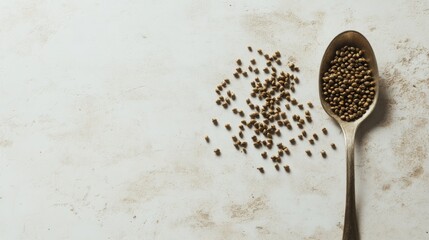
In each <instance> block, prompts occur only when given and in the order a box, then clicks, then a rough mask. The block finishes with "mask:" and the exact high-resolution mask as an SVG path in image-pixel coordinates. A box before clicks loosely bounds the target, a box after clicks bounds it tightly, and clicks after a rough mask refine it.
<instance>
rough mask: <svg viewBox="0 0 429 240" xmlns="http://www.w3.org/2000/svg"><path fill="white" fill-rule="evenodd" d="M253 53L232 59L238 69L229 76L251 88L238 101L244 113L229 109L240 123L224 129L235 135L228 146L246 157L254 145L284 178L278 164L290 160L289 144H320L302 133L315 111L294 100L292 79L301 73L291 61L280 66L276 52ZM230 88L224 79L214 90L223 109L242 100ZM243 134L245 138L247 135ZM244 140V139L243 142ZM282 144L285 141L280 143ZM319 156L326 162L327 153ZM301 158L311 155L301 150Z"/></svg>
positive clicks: (295, 80) (287, 168)
mask: <svg viewBox="0 0 429 240" xmlns="http://www.w3.org/2000/svg"><path fill="white" fill-rule="evenodd" d="M248 50H249V52H251V53H253V49H252V48H251V47H248ZM254 54H256V55H257V56H256V57H255V58H253V59H251V60H250V61H248V62H247V61H243V60H241V59H237V60H236V64H237V66H236V67H235V72H234V73H233V76H234V78H236V79H237V80H236V81H240V80H248V82H249V83H250V86H251V91H250V94H249V97H247V98H246V97H245V98H243V99H242V100H243V101H245V103H246V105H247V106H248V109H247V110H244V109H243V110H242V109H239V108H237V107H233V108H232V109H231V111H232V113H233V114H234V115H236V116H237V117H239V118H240V122H239V124H238V126H237V127H232V126H231V124H230V123H223V124H224V126H225V129H226V130H227V131H228V132H234V131H238V133H235V134H234V133H232V136H231V139H232V144H233V146H234V147H235V148H236V149H237V150H239V151H241V152H243V153H244V154H246V153H247V148H248V147H250V146H253V147H254V148H255V149H257V150H260V151H261V154H260V155H261V157H262V159H264V160H266V159H271V161H272V162H273V166H274V168H275V169H276V170H277V171H280V169H281V166H280V165H283V167H282V168H283V169H284V170H285V172H287V173H289V172H290V171H291V168H290V166H289V165H287V164H282V162H283V160H284V158H287V156H289V155H291V152H292V151H291V148H293V146H294V145H298V144H302V143H306V141H304V139H308V141H309V143H310V144H311V145H314V144H315V140H318V139H319V136H318V135H317V133H308V134H307V132H306V131H305V130H304V128H306V126H308V125H309V124H311V123H312V122H313V118H312V115H311V112H310V109H312V108H313V107H314V106H313V103H311V102H307V103H306V104H305V103H301V101H299V100H298V99H297V98H296V97H295V93H296V91H297V90H298V89H297V86H298V85H299V83H300V80H299V78H298V76H297V75H296V74H297V72H299V71H300V69H299V67H297V66H296V64H295V63H294V62H289V63H288V64H286V65H285V64H283V62H286V61H283V60H282V55H281V54H280V52H279V51H276V52H275V53H274V54H266V53H264V52H263V51H262V50H261V49H259V50H257V51H255V53H254ZM258 55H259V56H258ZM246 62H247V64H246ZM246 65H247V66H246ZM288 69H289V70H290V71H289V72H288V71H287V70H288ZM247 70H248V71H249V72H247ZM232 84H234V83H233V82H231V81H230V80H229V79H225V80H223V81H222V82H221V83H220V84H219V85H218V86H217V87H216V89H215V92H216V93H217V95H218V97H217V99H216V101H215V102H216V104H217V105H219V106H221V107H223V108H224V109H228V108H229V107H230V106H231V105H233V104H235V102H236V100H237V101H241V100H240V99H239V98H238V97H236V95H235V93H233V92H232V91H231V90H229V89H227V88H229V85H232ZM296 112H298V113H299V114H296ZM293 113H295V114H293ZM212 122H213V124H214V125H215V126H219V125H220V123H219V122H218V120H217V119H215V118H214V119H212ZM293 129H297V130H299V134H298V135H295V134H296V133H295V134H294V133H293V132H292V131H293ZM247 132H250V134H249V135H248V134H247ZM321 132H322V133H323V134H324V135H326V134H327V130H326V128H323V130H321ZM245 133H246V134H245ZM246 135H247V137H246ZM246 139H249V140H248V141H246ZM285 139H288V141H286V142H285V141H284V140H285ZM298 139H299V140H298ZM282 140H283V142H282ZM206 141H207V139H206ZM207 142H209V141H207ZM287 145H289V146H287ZM269 152H271V153H272V154H271V153H269ZM323 152H324V153H325V154H322V156H323V157H326V152H325V151H323ZM305 153H306V155H307V156H309V157H311V156H312V154H311V151H310V150H306V151H305ZM215 154H216V155H218V156H220V150H219V149H217V150H216V151H215ZM269 155H271V156H269ZM257 169H258V170H259V172H261V173H265V170H264V168H262V167H259V168H257Z"/></svg>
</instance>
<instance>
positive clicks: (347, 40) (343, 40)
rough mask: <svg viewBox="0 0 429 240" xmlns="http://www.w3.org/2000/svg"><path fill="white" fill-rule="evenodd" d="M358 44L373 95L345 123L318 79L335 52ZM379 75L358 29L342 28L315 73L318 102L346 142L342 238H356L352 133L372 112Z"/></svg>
mask: <svg viewBox="0 0 429 240" xmlns="http://www.w3.org/2000/svg"><path fill="white" fill-rule="evenodd" d="M344 46H350V47H358V48H360V49H361V50H362V51H363V52H364V56H365V58H366V59H367V61H368V65H369V68H370V69H371V70H372V74H373V78H374V82H375V96H374V100H373V102H372V104H371V105H370V106H369V108H368V110H367V111H366V112H365V114H364V115H362V116H361V117H360V118H359V119H356V120H355V121H353V122H347V121H343V120H341V118H340V117H339V116H338V115H336V114H335V113H334V112H333V111H332V110H331V108H330V106H329V103H327V102H326V101H325V100H324V98H323V93H322V81H323V80H322V78H323V74H324V73H325V72H326V71H328V69H329V67H330V61H331V60H333V59H334V57H335V51H336V50H338V49H340V48H342V47H344ZM379 80H380V79H379V76H378V68H377V61H376V59H375V55H374V52H373V50H372V48H371V45H370V44H369V42H368V40H367V39H366V38H365V37H364V36H363V35H362V34H360V33H359V32H356V31H345V32H342V33H340V34H338V35H337V36H336V37H335V38H334V39H333V40H332V41H331V43H330V44H329V46H328V48H326V51H325V54H324V55H323V58H322V62H321V64H320V72H319V97H320V102H321V103H322V106H323V109H325V111H326V113H327V114H328V115H329V116H331V117H332V118H333V119H335V121H336V122H337V123H338V124H339V125H340V127H341V129H342V131H343V133H344V138H345V141H346V149H347V155H346V156H347V187H346V191H347V193H346V209H345V215H344V231H343V240H358V239H359V231H358V223H357V218H356V205H355V174H354V145H355V134H356V130H357V129H358V127H359V125H360V124H361V123H362V122H363V120H364V119H365V118H367V117H368V116H369V114H371V112H373V110H374V108H375V105H376V104H377V99H378V94H379V90H378V89H379Z"/></svg>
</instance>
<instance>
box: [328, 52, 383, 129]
mask: <svg viewBox="0 0 429 240" xmlns="http://www.w3.org/2000/svg"><path fill="white" fill-rule="evenodd" d="M322 80H323V83H322V90H323V97H324V100H325V101H326V102H327V103H329V105H330V108H331V110H332V111H333V112H334V113H335V114H336V115H338V116H339V117H340V118H341V120H344V121H347V122H352V121H355V120H357V119H359V118H360V117H362V115H363V114H365V112H366V111H367V110H368V108H369V106H370V105H371V103H372V102H373V101H374V96H375V82H374V78H373V77H372V71H371V69H370V68H369V65H368V61H367V60H366V58H365V56H364V52H363V51H362V50H361V49H359V48H357V47H349V46H344V47H342V48H341V49H339V50H337V51H336V52H335V57H334V59H333V60H332V61H331V62H330V68H329V69H328V71H327V72H325V73H324V75H323V78H322Z"/></svg>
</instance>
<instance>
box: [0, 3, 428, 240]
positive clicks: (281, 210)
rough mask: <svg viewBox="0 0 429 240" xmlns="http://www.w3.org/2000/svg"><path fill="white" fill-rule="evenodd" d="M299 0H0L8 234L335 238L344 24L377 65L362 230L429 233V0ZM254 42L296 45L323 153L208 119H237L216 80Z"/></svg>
mask: <svg viewBox="0 0 429 240" xmlns="http://www.w3.org/2000/svg"><path fill="white" fill-rule="evenodd" d="M304 2H307V1H300V2H292V1H237V2H235V1H234V2H233V1H198V0H189V1H169V2H167V1H132V0H129V1H95V0H85V1H83V0H82V1H58V0H55V1H53V0H52V1H47V0H46V1H45V0H38V1H28V0H20V1H16V0H2V1H1V2H0V183H1V184H0V239H5V240H9V239H10V240H14V239H43V240H46V239H47V240H50V239H52V240H54V239H55V240H57V239H76V240H82V239H195V240H200V239H219V240H220V239H234V240H236V239H329V240H331V239H340V238H341V235H342V222H343V211H344V199H345V161H344V155H345V152H344V143H343V139H342V134H341V131H340V129H339V128H338V127H337V126H336V124H335V123H333V122H332V121H331V120H330V119H329V117H328V116H327V115H326V114H325V113H324V112H323V110H322V108H321V106H320V104H319V102H318V95H317V88H316V83H317V76H318V68H319V63H320V59H321V57H322V55H323V52H324V50H325V48H326V46H327V45H328V43H329V42H330V40H331V39H332V38H333V37H334V36H335V35H336V34H338V33H340V32H342V31H344V30H347V29H355V30H358V31H360V32H362V33H363V34H364V35H365V36H366V37H367V38H368V39H369V41H370V42H371V44H372V46H373V48H374V51H375V53H376V55H377V59H378V64H379V68H380V75H381V78H382V81H383V82H382V85H381V88H382V93H381V99H380V106H379V107H378V108H377V112H376V113H375V114H374V115H373V116H371V119H369V120H368V121H366V122H365V123H364V126H362V128H361V129H360V134H359V135H358V137H357V147H356V165H357V167H356V175H357V176H356V177H357V178H356V184H357V187H356V188H357V209H358V212H359V223H360V232H361V236H362V239H368V240H371V239H404V240H408V239H415V240H418V239H429V234H428V231H429V217H428V216H429V205H428V202H429V161H428V160H427V158H428V148H427V147H428V145H429V140H428V115H429V114H428V112H429V96H428V94H429V89H428V84H429V80H428V78H429V34H428V31H427V24H428V22H429V3H428V2H427V1H406V0H403V1H378V2H379V3H373V2H374V1H355V2H356V3H351V1H347V3H345V2H344V1H338V2H333V1H331V2H327V1H314V2H313V3H304ZM247 45H251V46H253V47H254V48H255V49H258V48H261V49H264V50H266V51H275V50H280V51H281V52H282V53H283V55H284V56H285V59H287V58H288V57H294V58H295V59H296V61H297V64H298V65H299V66H300V67H301V73H300V75H299V76H300V78H301V84H300V86H299V88H298V91H297V96H298V97H299V99H303V100H312V101H313V102H314V103H315V109H314V110H313V111H312V112H313V116H314V117H313V118H314V119H315V122H314V124H313V125H311V127H310V128H309V129H315V130H320V129H321V128H322V127H323V126H326V127H327V128H328V129H329V131H330V133H329V137H328V138H327V137H323V138H322V139H321V141H319V142H318V143H317V145H316V146H315V147H314V151H315V152H317V151H319V150H320V149H322V148H325V149H328V150H329V148H327V146H328V144H329V143H330V142H331V141H332V142H335V143H336V144H337V146H338V150H337V151H336V152H334V151H332V150H329V151H328V155H329V157H328V158H327V159H325V160H323V159H321V158H320V157H318V156H314V157H313V158H307V157H305V155H304V154H302V151H303V150H304V148H306V147H307V146H304V145H302V146H297V147H296V149H297V150H295V152H296V154H293V155H292V156H291V157H290V158H289V160H288V161H287V163H288V164H289V165H291V167H292V173H291V174H290V175H287V174H285V173H284V172H280V173H277V172H275V171H274V169H273V168H272V164H271V163H269V162H268V161H266V162H264V161H263V160H261V158H260V157H259V155H258V153H256V151H253V150H250V152H249V154H248V155H247V156H244V155H243V154H241V153H239V152H237V151H235V150H234V148H233V146H232V145H231V140H230V136H231V134H230V133H228V132H226V131H225V129H223V128H219V129H216V128H215V127H214V126H212V124H211V122H210V119H211V118H212V117H214V116H216V117H218V118H219V120H220V122H221V123H222V124H224V123H225V122H232V121H236V120H237V118H236V116H233V115H232V114H231V112H227V111H224V110H222V109H221V108H218V107H216V106H215V104H214V100H215V97H216V96H215V93H214V90H213V89H214V87H215V86H216V85H217V84H218V83H219V82H220V81H221V80H223V79H224V78H230V77H231V73H232V72H233V70H234V62H235V60H236V59H237V58H239V57H240V58H242V59H243V60H244V59H247V60H248V59H250V57H251V55H250V54H249V53H248V52H247V49H246V47H247ZM242 83H243V82H235V81H234V82H233V84H232V88H233V89H234V91H235V92H236V94H237V96H238V97H239V100H238V102H239V104H241V105H243V102H244V99H243V96H245V94H247V92H248V88H244V87H242V86H247V85H244V84H242ZM240 84H242V85H240ZM240 97H241V98H240ZM240 101H241V102H240ZM206 134H208V135H209V136H210V137H211V139H212V142H211V144H209V145H208V144H206V143H205V142H204V140H203V137H204V135H206ZM285 139H288V137H287V136H285ZM216 147H219V148H221V149H222V153H223V155H222V157H220V158H217V157H215V156H214V154H213V149H214V148H216ZM298 152H301V153H298ZM259 166H264V167H266V169H267V173H266V174H265V175H261V174H259V173H258V172H257V170H256V169H255V168H256V167H259Z"/></svg>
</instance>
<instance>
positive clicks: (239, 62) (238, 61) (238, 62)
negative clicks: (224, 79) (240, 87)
mask: <svg viewBox="0 0 429 240" xmlns="http://www.w3.org/2000/svg"><path fill="white" fill-rule="evenodd" d="M237 64H238V66H241V60H240V59H238V60H237ZM237 72H239V71H237Z"/></svg>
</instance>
